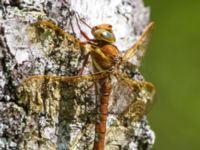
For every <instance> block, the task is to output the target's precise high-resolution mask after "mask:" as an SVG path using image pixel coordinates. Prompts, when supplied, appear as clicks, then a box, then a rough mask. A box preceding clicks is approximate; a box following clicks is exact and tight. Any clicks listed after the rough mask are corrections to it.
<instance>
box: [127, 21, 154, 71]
mask: <svg viewBox="0 0 200 150" xmlns="http://www.w3.org/2000/svg"><path fill="white" fill-rule="evenodd" d="M153 27H154V23H153V22H151V23H149V25H148V26H147V27H146V28H145V29H144V32H143V33H142V35H141V36H140V37H139V39H138V40H137V41H136V43H135V44H134V45H133V46H132V47H131V48H129V49H128V50H127V51H126V53H125V54H124V56H123V61H125V62H126V61H129V62H131V63H133V64H134V65H135V66H137V67H139V66H140V63H141V60H142V58H143V56H144V54H145V52H146V49H147V47H148V43H149V40H150V35H151V32H152V30H153Z"/></svg>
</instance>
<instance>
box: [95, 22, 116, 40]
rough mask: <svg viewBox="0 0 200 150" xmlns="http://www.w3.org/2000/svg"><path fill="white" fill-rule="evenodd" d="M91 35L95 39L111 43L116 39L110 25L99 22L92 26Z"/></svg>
mask: <svg viewBox="0 0 200 150" xmlns="http://www.w3.org/2000/svg"><path fill="white" fill-rule="evenodd" d="M92 35H93V36H94V37H95V39H96V40H101V41H105V42H108V43H113V42H115V41H116V38H115V35H114V33H113V31H112V25H109V24H101V25H97V26H94V27H93V28H92Z"/></svg>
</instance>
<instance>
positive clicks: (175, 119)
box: [142, 0, 200, 150]
mask: <svg viewBox="0 0 200 150" xmlns="http://www.w3.org/2000/svg"><path fill="white" fill-rule="evenodd" d="M145 5H146V6H150V7H151V20H153V21H155V22H156V28H155V31H154V33H153V37H152V40H151V43H150V47H149V49H148V52H147V55H146V56H145V59H144V62H143V66H142V72H143V74H144V76H145V77H146V79H147V80H148V81H151V82H153V83H154V84H155V85H156V89H157V95H156V102H155V105H154V107H153V108H152V110H151V112H150V114H149V120H150V123H151V127H152V128H153V129H154V131H155V132H156V143H155V145H154V148H153V150H200V0H192V1H191V0H167V1H160V0H145Z"/></svg>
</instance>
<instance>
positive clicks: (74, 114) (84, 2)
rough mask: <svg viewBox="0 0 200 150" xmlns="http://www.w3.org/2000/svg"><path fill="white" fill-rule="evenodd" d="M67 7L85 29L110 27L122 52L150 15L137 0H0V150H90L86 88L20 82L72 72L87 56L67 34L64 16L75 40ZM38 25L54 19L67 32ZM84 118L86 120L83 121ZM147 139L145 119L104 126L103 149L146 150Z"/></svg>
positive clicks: (150, 138)
mask: <svg viewBox="0 0 200 150" xmlns="http://www.w3.org/2000/svg"><path fill="white" fill-rule="evenodd" d="M69 9H70V10H76V11H77V12H78V13H79V14H80V16H81V17H83V18H85V21H86V22H87V23H88V24H90V25H93V26H94V25H97V24H102V23H108V24H112V25H113V27H114V32H115V34H116V37H117V39H118V40H117V43H116V45H117V46H118V48H119V49H120V50H122V52H123V51H125V50H126V49H127V48H128V47H130V46H131V45H132V44H133V43H134V41H135V39H136V38H137V37H138V36H139V35H140V34H141V33H142V31H143V29H144V27H145V26H146V25H147V24H148V21H149V9H148V8H146V7H144V5H143V3H142V1H141V0H99V1H98V0H72V1H68V2H65V0H56V1H53V0H44V1H38V0H32V1H25V0H1V5H0V149H5V150H9V149H19V150H51V149H52V150H55V149H59V150H67V149H70V150H85V149H92V146H93V140H94V134H95V133H94V124H95V122H94V115H91V112H94V108H95V103H94V98H95V93H94V89H90V86H91V85H92V84H93V82H90V81H87V83H86V84H83V83H82V84H78V83H77V84H76V85H75V84H73V83H71V82H68V83H66V82H64V83H58V82H54V81H51V80H48V81H45V80H44V81H43V82H42V83H41V81H40V80H38V79H39V78H37V77H36V78H35V79H32V80H29V81H24V80H25V79H27V78H28V77H30V76H33V75H36V76H37V75H57V76H61V75H63V76H74V75H77V74H78V72H79V70H80V69H81V67H82V63H83V61H84V59H85V57H86V53H85V52H84V51H83V49H82V48H81V46H80V45H79V42H77V39H76V38H74V36H73V35H71V34H69V33H68V32H72V28H71V26H70V21H69V20H70V19H69V18H70V16H71V18H72V24H73V26H74V29H73V30H74V31H75V33H73V32H72V33H73V34H76V35H77V37H79V35H80V34H79V29H78V27H77V24H76V20H75V19H74V17H73V16H74V15H73V14H72V13H70V12H72V11H69ZM38 20H51V21H54V22H55V23H56V24H57V26H60V27H61V28H63V29H64V30H65V31H67V32H66V33H64V32H62V31H60V30H57V29H56V28H54V27H46V26H45V25H44V26H42V25H38V24H34V23H36V22H38ZM81 28H82V30H83V31H85V32H86V33H87V34H88V35H89V36H90V37H91V35H90V29H88V28H87V27H86V26H84V25H81ZM79 38H80V39H81V40H83V38H82V37H79ZM24 82H25V84H23V83H24ZM86 85H87V86H86ZM87 89H90V90H87ZM85 91H86V92H85ZM87 116H91V117H90V119H89V121H88V118H87ZM154 140H155V136H154V133H153V131H152V130H151V129H150V126H149V125H148V122H147V120H146V118H145V117H144V119H142V120H141V121H140V122H137V123H134V125H128V126H125V125H116V126H115V127H110V126H108V129H107V135H106V141H107V142H106V146H105V149H106V150H118V149H119V150H120V149H123V150H125V149H129V150H135V149H142V150H148V149H150V148H151V147H152V145H153V144H154Z"/></svg>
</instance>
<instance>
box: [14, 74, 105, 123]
mask: <svg viewBox="0 0 200 150" xmlns="http://www.w3.org/2000/svg"><path fill="white" fill-rule="evenodd" d="M107 75H108V72H102V73H96V74H91V75H83V76H74V77H64V76H45V75H43V76H32V77H29V78H28V79H26V80H24V81H23V82H22V83H21V84H20V86H19V87H18V89H17V96H18V103H19V104H20V105H22V106H24V107H25V108H26V110H29V111H30V112H43V113H47V114H49V113H50V114H51V116H54V115H55V114H57V113H58V112H59V116H60V117H61V118H65V119H67V120H68V119H69V120H70V119H71V120H73V118H74V117H80V116H85V115H86V113H90V114H91V113H94V109H95V96H96V93H95V89H94V88H95V84H94V82H95V81H96V80H98V79H101V78H104V77H105V76H107ZM91 106H94V107H91ZM58 110H60V111H58ZM66 114H67V115H66Z"/></svg>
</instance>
